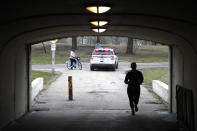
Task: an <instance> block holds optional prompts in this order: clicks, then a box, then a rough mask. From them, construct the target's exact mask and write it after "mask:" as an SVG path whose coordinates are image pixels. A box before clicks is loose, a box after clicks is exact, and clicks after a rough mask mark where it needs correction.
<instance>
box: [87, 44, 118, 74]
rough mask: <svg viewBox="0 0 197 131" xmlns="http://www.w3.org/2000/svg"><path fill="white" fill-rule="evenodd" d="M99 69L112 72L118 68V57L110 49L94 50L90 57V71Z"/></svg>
mask: <svg viewBox="0 0 197 131" xmlns="http://www.w3.org/2000/svg"><path fill="white" fill-rule="evenodd" d="M99 67H108V68H111V69H112V70H113V71H115V69H117V68H118V57H117V56H116V55H115V53H114V50H113V49H111V48H97V49H94V51H93V52H92V55H91V56H90V70H94V69H95V68H99Z"/></svg>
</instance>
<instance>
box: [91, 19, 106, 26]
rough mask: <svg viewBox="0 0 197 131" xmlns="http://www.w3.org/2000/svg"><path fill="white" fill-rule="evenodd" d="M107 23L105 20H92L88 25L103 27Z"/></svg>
mask: <svg viewBox="0 0 197 131" xmlns="http://www.w3.org/2000/svg"><path fill="white" fill-rule="evenodd" d="M107 23H108V21H106V20H93V21H90V24H92V25H94V26H104V25H106V24H107Z"/></svg>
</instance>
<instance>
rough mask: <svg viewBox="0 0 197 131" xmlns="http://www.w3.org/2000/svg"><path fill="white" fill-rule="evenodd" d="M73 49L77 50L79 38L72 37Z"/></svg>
mask: <svg viewBox="0 0 197 131" xmlns="http://www.w3.org/2000/svg"><path fill="white" fill-rule="evenodd" d="M72 49H74V50H77V37H72Z"/></svg>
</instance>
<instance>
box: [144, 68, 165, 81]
mask: <svg viewBox="0 0 197 131" xmlns="http://www.w3.org/2000/svg"><path fill="white" fill-rule="evenodd" d="M141 71H142V73H143V76H144V82H145V84H152V80H160V81H162V82H164V83H166V84H168V69H143V70H141Z"/></svg>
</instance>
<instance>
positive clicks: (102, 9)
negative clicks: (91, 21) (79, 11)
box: [86, 5, 111, 14]
mask: <svg viewBox="0 0 197 131" xmlns="http://www.w3.org/2000/svg"><path fill="white" fill-rule="evenodd" d="M110 9H111V7H110V6H104V5H98V6H87V7H86V10H88V11H90V12H92V13H96V14H102V13H105V12H107V11H109V10H110Z"/></svg>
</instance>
